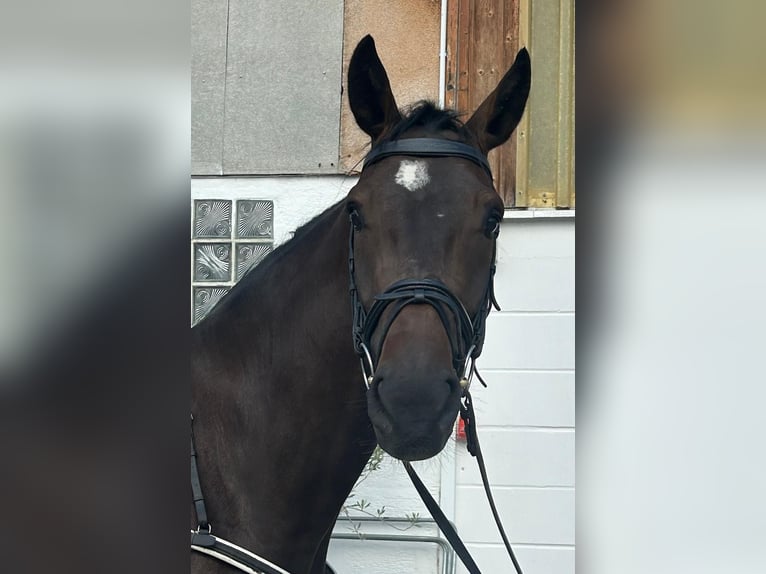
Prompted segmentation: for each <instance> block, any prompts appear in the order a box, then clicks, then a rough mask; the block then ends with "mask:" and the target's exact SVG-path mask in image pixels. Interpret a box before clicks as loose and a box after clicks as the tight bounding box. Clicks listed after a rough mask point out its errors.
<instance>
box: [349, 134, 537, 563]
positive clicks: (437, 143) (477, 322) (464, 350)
mask: <svg viewBox="0 0 766 574" xmlns="http://www.w3.org/2000/svg"><path fill="white" fill-rule="evenodd" d="M408 155H409V156H416V157H460V158H464V159H468V160H470V161H472V162H474V163H476V164H477V165H479V166H481V167H482V168H483V169H484V170H485V171H486V172H487V174H488V175H489V177H490V179H491V178H492V172H491V171H490V168H489V163H488V162H487V159H486V158H485V157H484V155H483V154H481V152H479V150H477V149H476V148H474V147H472V146H469V145H467V144H463V143H460V142H455V141H451V140H442V139H434V138H414V139H405V140H396V141H392V142H386V143H383V144H380V145H378V146H377V147H375V148H374V149H373V150H372V151H371V152H370V153H369V154H368V156H367V159H366V160H365V162H364V167H365V168H366V167H368V166H369V165H371V164H374V163H375V162H378V161H380V160H381V159H384V158H386V157H391V156H408ZM350 219H351V222H350V232H349V255H348V269H349V283H350V288H349V291H350V294H351V304H352V307H353V342H354V350H355V351H356V353H357V355H358V356H359V360H360V362H361V365H362V376H363V378H364V384H365V386H366V387H367V389H369V388H370V385H371V384H372V383H373V381H374V377H375V362H374V361H375V360H376V359H378V358H379V357H380V353H381V351H382V348H383V343H384V342H385V339H386V336H387V335H388V331H389V329H390V328H391V325H392V324H393V323H394V321H395V320H396V318H397V317H398V316H399V314H400V313H401V312H402V310H404V308H405V307H406V306H407V305H430V306H431V307H432V308H433V309H434V310H435V311H436V313H437V314H438V316H439V319H440V320H441V322H442V325H443V326H444V330H445V331H446V333H447V338H448V339H449V343H450V348H451V351H452V366H453V368H454V369H455V373H456V374H457V377H458V380H459V381H460V386H461V387H462V389H463V395H462V397H461V405H460V417H461V418H462V419H463V421H464V422H465V428H466V437H467V446H468V452H470V453H471V455H473V456H475V457H476V460H477V462H478V464H479V471H480V473H481V478H482V482H483V484H484V490H485V492H486V494H487V500H488V501H489V505H490V508H491V510H492V515H493V517H494V519H495V523H496V524H497V527H498V530H499V531H500V535H501V537H502V539H503V543H504V545H505V548H506V550H507V551H508V555H509V556H510V558H511V561H512V562H513V565H514V567H515V569H516V572H517V574H522V571H521V567H520V566H519V563H518V561H517V560H516V556H515V554H514V552H513V549H512V548H511V544H510V542H509V540H508V537H507V536H506V534H505V530H504V529H503V525H502V522H501V521H500V515H499V513H498V511H497V508H496V506H495V501H494V498H493V496H492V492H491V490H490V488H489V480H488V478H487V471H486V468H485V465H484V457H483V456H482V453H481V447H480V445H479V437H478V435H477V433H476V416H475V413H474V409H473V401H472V399H471V393H470V391H469V388H470V385H471V379H472V377H473V375H474V374H476V375H477V377H478V378H479V380H480V381H481V383H482V384H483V385H484V386H486V383H484V381H483V380H482V378H481V376H479V374H478V371H477V370H476V358H477V357H478V356H479V355H480V354H481V351H482V347H483V345H484V335H485V332H486V321H487V315H489V312H490V311H491V309H492V307H495V309H497V310H500V307H499V305H498V304H497V301H496V300H495V291H494V278H495V268H496V255H497V235H495V236H494V237H493V245H492V260H491V263H490V267H489V270H488V278H487V286H486V288H485V290H484V297H483V299H482V302H481V304H480V306H479V309H478V311H477V312H476V314H475V315H474V316H473V317H471V316H470V314H469V313H468V311H467V310H466V308H465V305H463V303H462V302H461V301H460V299H459V298H458V297H457V296H456V295H455V294H454V293H453V292H452V291H450V289H449V287H447V285H445V284H444V283H442V282H441V281H438V280H434V279H402V280H401V281H397V282H395V283H393V284H392V285H390V286H389V287H388V288H387V289H386V290H385V291H383V292H382V293H380V294H378V295H375V297H374V301H373V303H372V305H371V306H370V309H369V311H367V310H366V309H365V308H364V305H363V304H362V301H361V299H360V298H359V292H358V289H357V286H356V262H355V259H354V234H355V233H356V227H355V222H354V218H353V214H350ZM389 306H393V307H392V311H391V312H390V313H389V314H388V316H387V317H386V319H385V321H384V322H383V323H382V324H381V319H382V317H383V314H384V312H385V311H386V309H388V308H389ZM378 328H381V329H382V331H381V333H380V342H379V343H378V345H377V347H375V348H373V345H372V337H373V334H374V333H375V332H376V331H377V330H378ZM404 467H405V470H406V471H407V474H408V475H409V477H410V479H411V480H412V483H413V485H414V486H415V489H416V490H417V491H418V494H419V495H420V497H421V498H422V499H423V502H424V503H425V505H426V507H427V508H428V510H429V512H430V513H431V515H432V516H433V518H434V520H435V521H436V523H437V524H438V526H439V528H440V529H441V531H442V532H443V533H444V535H445V536H446V538H447V540H448V541H449V543H450V544H451V545H452V548H453V549H454V550H455V553H456V554H457V555H458V557H459V558H460V560H461V561H462V562H463V564H464V565H465V567H466V568H467V569H468V571H469V573H470V574H481V572H480V570H479V568H478V566H477V565H476V562H475V561H474V560H473V558H472V557H471V555H470V553H469V552H468V550H467V549H466V547H465V544H463V542H462V540H460V536H458V534H457V531H456V530H455V528H454V526H452V524H451V523H450V521H449V519H448V518H447V517H446V516H445V515H444V513H443V512H442V510H441V509H440V508H439V505H438V504H437V503H436V501H435V500H434V499H433V497H432V496H431V494H430V493H429V492H428V489H427V488H426V487H425V485H424V484H423V482H422V481H421V480H420V478H419V477H418V475H417V474H416V473H415V470H414V469H413V468H412V465H410V463H409V462H405V463H404Z"/></svg>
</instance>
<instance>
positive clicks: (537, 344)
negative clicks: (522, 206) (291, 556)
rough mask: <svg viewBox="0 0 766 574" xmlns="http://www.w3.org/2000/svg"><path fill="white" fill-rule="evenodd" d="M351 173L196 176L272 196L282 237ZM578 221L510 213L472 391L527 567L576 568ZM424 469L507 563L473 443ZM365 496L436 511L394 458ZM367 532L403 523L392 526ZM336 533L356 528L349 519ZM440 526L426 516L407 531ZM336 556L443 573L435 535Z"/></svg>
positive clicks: (346, 569)
mask: <svg viewBox="0 0 766 574" xmlns="http://www.w3.org/2000/svg"><path fill="white" fill-rule="evenodd" d="M354 183H356V178H353V177H343V176H325V177H261V178H225V179H219V178H205V179H192V199H215V198H227V199H233V198H248V199H266V200H273V201H274V240H275V243H276V244H279V243H281V242H282V241H285V240H287V239H289V237H290V232H291V231H292V230H294V229H295V228H296V227H298V226H299V225H301V224H302V223H305V222H306V221H308V220H309V219H310V218H312V217H313V216H314V215H316V214H317V213H319V212H320V211H322V210H323V209H324V208H325V207H327V206H329V205H331V204H332V203H334V202H335V201H337V200H339V199H341V198H342V197H343V196H344V195H345V194H346V193H347V192H348V190H349V189H350V188H351V187H352V186H353V185H354ZM559 213H560V212H559ZM519 215H523V214H519ZM574 229H575V225H574V218H572V217H564V218H562V217H557V218H537V217H536V218H519V217H513V216H508V217H507V218H506V220H505V222H504V223H503V224H502V232H501V234H500V241H499V249H498V274H497V281H496V291H497V298H498V301H499V302H500V305H501V307H503V311H501V312H499V313H498V312H493V313H492V315H491V316H490V318H489V320H488V322H487V339H486V343H485V348H484V353H483V355H482V357H481V359H480V360H479V366H480V367H481V371H482V373H483V375H484V377H485V379H486V380H487V382H488V384H489V388H487V389H485V388H482V387H481V386H480V385H479V384H478V383H476V384H475V387H474V392H473V395H474V400H475V404H476V411H477V420H478V422H479V433H480V438H481V441H482V446H483V451H484V454H485V458H486V463H487V467H488V472H489V477H490V481H491V484H492V487H493V492H494V494H495V499H496V501H497V504H498V506H499V510H500V513H501V516H502V517H503V518H504V521H505V524H506V529H507V530H508V532H509V535H510V538H511V541H512V542H513V544H514V547H515V549H516V551H517V554H518V557H519V560H520V562H521V564H522V567H523V568H524V571H525V573H526V574H536V573H537V574H571V573H573V572H574V542H575V539H574V538H575V537H574V524H575V520H574V507H575V503H574V495H575V492H574V486H575V485H574V470H575V464H574V446H575V445H574V434H575V433H574V428H575V418H574V411H575V409H574V390H575V380H574V378H575V377H574V368H575V364H574V340H575V335H574V323H575V320H574V319H575V317H574V309H575V307H574V293H575V289H574V270H575V260H574V248H575V241H574ZM418 469H419V471H421V472H422V475H423V478H424V480H425V482H426V484H427V485H428V486H429V489H430V490H431V492H432V493H433V494H434V496H435V497H436V498H437V499H438V500H439V501H440V503H441V504H442V507H443V509H444V510H445V512H446V513H447V515H448V516H450V517H452V518H453V519H454V521H455V523H456V524H457V526H458V528H459V530H460V533H461V535H462V536H463V538H464V540H465V542H466V543H467V544H468V545H469V548H470V549H471V551H472V553H473V554H474V556H475V558H476V560H477V561H478V563H479V566H480V567H481V568H482V571H484V572H487V573H494V572H508V571H510V569H511V565H510V562H509V560H508V558H507V557H506V556H505V554H504V550H503V548H502V546H501V544H500V539H499V536H498V535H497V533H496V532H495V529H494V526H493V521H492V517H491V514H490V511H489V508H488V506H487V502H486V500H485V497H484V493H483V489H482V487H481V482H480V478H479V474H478V470H477V468H476V462H475V460H473V459H472V458H471V457H470V455H468V454H467V452H466V451H465V445H464V444H463V443H462V442H456V441H453V442H451V443H449V444H448V445H447V448H446V449H445V451H444V452H443V453H442V454H441V455H439V456H438V457H436V458H435V459H432V460H430V461H425V462H423V463H421V464H419V465H418ZM360 498H365V499H366V500H368V501H369V502H370V504H371V507H370V508H371V510H373V511H374V510H375V509H377V508H378V507H380V506H382V505H385V506H386V513H385V514H386V516H402V515H404V514H408V513H413V512H418V513H420V515H421V516H424V517H427V516H428V513H427V511H426V510H425V508H424V507H423V505H422V503H421V502H420V499H419V498H418V496H417V493H416V492H415V491H414V489H413V487H412V486H411V485H410V483H409V481H408V479H407V477H406V475H405V474H404V471H403V469H402V468H401V466H400V465H398V464H397V463H395V462H394V461H391V460H388V461H386V462H384V464H383V465H382V468H381V469H380V470H378V471H375V472H373V473H372V474H371V476H370V477H369V478H368V479H367V480H365V482H364V483H363V484H362V485H360V486H359V488H357V489H356V490H355V500H358V499H360ZM398 526H400V527H401V526H404V525H401V524H400V525H398ZM363 531H364V532H367V533H386V534H397V533H398V532H399V531H397V530H395V529H394V528H392V527H391V526H387V525H364V526H363ZM336 532H345V533H348V532H350V530H349V528H348V525H347V524H345V523H342V522H341V523H339V525H338V526H337V528H336ZM431 533H433V531H432V529H430V528H429V527H427V526H421V527H419V528H414V529H410V530H408V531H407V532H406V534H413V535H424V534H431ZM330 560H331V563H332V564H333V565H334V566H335V567H336V569H337V571H338V573H339V574H344V573H346V574H349V573H357V572H365V573H370V574H378V573H380V574H383V573H386V574H391V573H402V574H404V573H407V574H409V573H411V572H417V573H418V574H421V573H422V574H430V573H431V572H433V573H437V572H441V562H440V553H439V551H438V550H437V547H436V545H434V544H428V543H404V542H396V543H394V542H373V541H361V540H353V541H338V540H336V541H334V542H333V543H332V545H331V548H330ZM458 572H462V569H461V567H459V568H458Z"/></svg>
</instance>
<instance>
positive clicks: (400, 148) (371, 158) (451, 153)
mask: <svg viewBox="0 0 766 574" xmlns="http://www.w3.org/2000/svg"><path fill="white" fill-rule="evenodd" d="M392 155H414V156H418V157H462V158H465V159H468V160H471V161H472V162H474V163H475V164H477V165H479V166H481V167H483V168H484V171H486V172H487V174H488V175H489V177H490V178H491V177H492V171H491V170H490V169H489V162H487V158H486V157H485V156H484V154H483V153H481V152H480V151H479V150H478V149H476V148H475V147H473V146H470V145H468V144H464V143H460V142H456V141H452V140H443V139H437V138H411V139H404V140H393V141H388V142H384V143H382V144H380V145H378V146H376V147H374V148H372V150H371V151H370V153H368V154H367V157H366V158H365V160H364V166H363V169H364V167H367V166H368V165H371V164H373V163H375V162H377V161H380V160H382V159H383V158H386V157H390V156H392Z"/></svg>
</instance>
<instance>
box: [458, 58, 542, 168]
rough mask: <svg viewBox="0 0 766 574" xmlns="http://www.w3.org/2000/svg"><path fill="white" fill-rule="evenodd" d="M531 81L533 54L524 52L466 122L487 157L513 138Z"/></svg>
mask: <svg viewBox="0 0 766 574" xmlns="http://www.w3.org/2000/svg"><path fill="white" fill-rule="evenodd" d="M531 79H532V66H531V64H530V62H529V52H527V49H526V48H522V49H521V50H519V53H518V54H516V61H514V62H513V66H511V68H510V70H508V71H507V72H506V73H505V76H503V79H502V80H500V83H499V84H498V85H497V87H496V88H495V89H494V91H493V92H492V93H491V94H490V95H489V96H487V99H485V100H484V101H483V102H482V104H481V105H480V106H479V108H478V109H477V110H476V111H475V112H474V114H473V115H472V116H471V119H470V120H468V121H467V122H466V127H468V128H469V129H470V130H471V131H472V132H473V133H474V134H475V135H476V137H477V138H478V141H479V147H480V148H481V150H482V151H483V152H484V153H487V152H488V151H489V150H491V149H492V148H495V147H497V146H499V145H500V144H503V143H505V142H506V140H507V139H508V138H509V137H511V134H512V133H513V130H514V129H516V126H517V125H518V123H519V121H520V120H521V115H522V114H523V113H524V106H525V105H526V103H527V97H528V96H529V85H530V82H531Z"/></svg>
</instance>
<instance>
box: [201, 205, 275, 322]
mask: <svg viewBox="0 0 766 574" xmlns="http://www.w3.org/2000/svg"><path fill="white" fill-rule="evenodd" d="M272 249H274V204H273V202H271V201H264V200H261V199H235V200H230V199H197V200H195V201H194V202H193V203H192V243H191V256H192V273H191V280H192V283H191V284H192V294H191V295H192V309H191V314H192V324H195V323H197V322H198V321H199V320H200V319H202V318H203V317H204V316H205V315H206V314H207V313H208V312H209V311H210V310H211V309H212V308H213V307H215V305H216V303H218V301H220V300H221V299H222V298H223V296H224V295H226V293H228V292H229V289H231V287H232V286H233V285H234V284H235V283H236V282H237V281H239V280H240V279H241V278H242V277H244V276H245V274H246V273H247V272H248V271H249V270H250V269H252V268H253V267H254V266H255V265H257V264H258V263H260V262H261V260H263V258H264V257H266V255H268V254H269V253H270V252H271V251H272Z"/></svg>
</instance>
